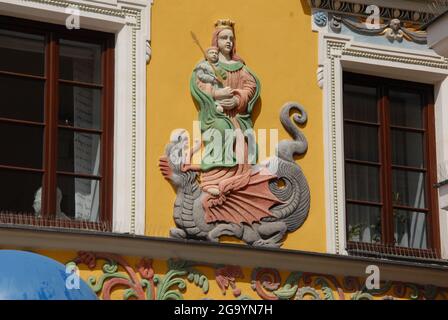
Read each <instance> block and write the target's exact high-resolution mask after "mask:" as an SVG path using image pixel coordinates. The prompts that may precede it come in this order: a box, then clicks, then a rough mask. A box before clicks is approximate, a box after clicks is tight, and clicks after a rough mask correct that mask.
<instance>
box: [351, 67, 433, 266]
mask: <svg viewBox="0 0 448 320" xmlns="http://www.w3.org/2000/svg"><path fill="white" fill-rule="evenodd" d="M432 94H433V88H432V86H429V85H421V84H415V83H411V82H403V81H395V80H390V79H382V78H375V77H370V76H361V75H355V74H350V73H345V74H344V152H345V195H346V221H347V241H348V249H349V251H350V249H359V248H370V249H371V248H374V250H375V251H380V252H386V251H384V250H386V248H387V253H391V254H397V253H398V254H402V255H413V256H418V257H421V254H422V253H423V254H425V253H428V252H429V253H433V254H436V256H438V255H437V253H438V252H439V250H440V249H439V232H438V221H437V214H438V208H437V189H435V187H434V185H435V183H436V176H437V175H436V160H435V157H436V151H435V133H434V111H433V102H432V101H433V98H432Z"/></svg>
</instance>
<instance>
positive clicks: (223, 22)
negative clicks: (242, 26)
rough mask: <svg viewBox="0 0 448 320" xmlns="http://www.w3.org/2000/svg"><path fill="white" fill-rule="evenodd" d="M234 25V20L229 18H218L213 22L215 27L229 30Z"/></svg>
mask: <svg viewBox="0 0 448 320" xmlns="http://www.w3.org/2000/svg"><path fill="white" fill-rule="evenodd" d="M234 25H235V22H233V21H232V20H230V19H219V20H218V21H216V23H215V28H217V29H231V30H233V27H234Z"/></svg>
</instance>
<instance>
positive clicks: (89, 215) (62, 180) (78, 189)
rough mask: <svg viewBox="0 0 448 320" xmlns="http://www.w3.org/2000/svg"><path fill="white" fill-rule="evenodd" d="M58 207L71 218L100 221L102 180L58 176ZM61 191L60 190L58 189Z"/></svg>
mask: <svg viewBox="0 0 448 320" xmlns="http://www.w3.org/2000/svg"><path fill="white" fill-rule="evenodd" d="M58 189H59V190H60V192H61V193H60V195H61V196H60V197H59V196H58V199H57V203H56V207H57V208H61V212H62V213H63V214H64V215H65V216H67V217H68V218H70V219H76V220H88V221H92V222H98V221H99V206H100V205H99V203H100V202H99V200H100V182H99V181H97V180H90V179H81V178H74V177H67V176H58ZM58 193H59V191H58Z"/></svg>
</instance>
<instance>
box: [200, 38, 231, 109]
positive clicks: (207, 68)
mask: <svg viewBox="0 0 448 320" xmlns="http://www.w3.org/2000/svg"><path fill="white" fill-rule="evenodd" d="M205 53H206V60H204V61H201V62H199V63H198V65H197V66H196V68H195V69H194V72H196V76H197V77H198V79H199V80H201V81H202V82H204V83H210V84H211V85H212V86H213V88H214V89H218V88H222V87H223V86H222V83H221V81H220V80H219V79H218V76H217V75H216V73H218V72H219V75H220V76H221V79H223V78H225V72H220V69H219V66H218V60H219V50H218V48H217V47H210V48H208V49H207V50H206V52H205ZM212 65H213V66H212ZM215 105H216V110H218V111H219V112H224V109H223V107H222V106H221V105H220V104H219V103H217V102H215Z"/></svg>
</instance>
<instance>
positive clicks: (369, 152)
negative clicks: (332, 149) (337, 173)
mask: <svg viewBox="0 0 448 320" xmlns="http://www.w3.org/2000/svg"><path fill="white" fill-rule="evenodd" d="M344 145H345V157H346V158H348V159H354V160H363V161H371V162H378V128H376V127H367V126H359V125H353V124H347V123H346V124H345V126H344Z"/></svg>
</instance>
